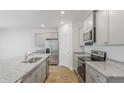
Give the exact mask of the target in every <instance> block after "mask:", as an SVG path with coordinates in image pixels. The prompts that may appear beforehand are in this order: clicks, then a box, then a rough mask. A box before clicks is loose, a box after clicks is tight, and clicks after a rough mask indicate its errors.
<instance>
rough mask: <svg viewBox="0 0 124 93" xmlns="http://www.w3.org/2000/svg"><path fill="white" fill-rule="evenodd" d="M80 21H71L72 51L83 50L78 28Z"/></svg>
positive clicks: (80, 25)
mask: <svg viewBox="0 0 124 93" xmlns="http://www.w3.org/2000/svg"><path fill="white" fill-rule="evenodd" d="M82 24H83V22H82V21H75V22H73V23H72V49H73V50H72V51H73V53H74V52H81V51H84V48H83V47H80V32H79V29H80V27H82Z"/></svg>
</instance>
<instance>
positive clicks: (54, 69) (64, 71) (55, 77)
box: [46, 66, 79, 83]
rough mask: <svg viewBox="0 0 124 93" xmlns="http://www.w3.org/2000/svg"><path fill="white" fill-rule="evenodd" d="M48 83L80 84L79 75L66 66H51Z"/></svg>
mask: <svg viewBox="0 0 124 93" xmlns="http://www.w3.org/2000/svg"><path fill="white" fill-rule="evenodd" d="M46 83H79V80H78V78H77V75H76V74H75V73H74V72H73V71H71V70H70V69H68V68H67V67H64V66H50V71H49V76H48V78H47V79H46Z"/></svg>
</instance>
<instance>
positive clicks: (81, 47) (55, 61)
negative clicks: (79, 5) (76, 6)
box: [0, 10, 124, 83]
mask: <svg viewBox="0 0 124 93" xmlns="http://www.w3.org/2000/svg"><path fill="white" fill-rule="evenodd" d="M123 17H124V11H123V10H0V20H1V22H0V27H1V28H0V43H1V46H0V51H1V52H0V71H1V73H0V83H45V82H46V81H47V79H48V78H50V79H51V77H50V75H51V69H53V70H54V71H55V72H56V71H58V69H60V68H61V67H62V66H63V67H62V71H63V69H64V68H65V67H66V68H67V69H68V70H69V71H71V72H70V73H73V75H74V77H75V78H77V79H78V81H76V82H75V81H73V79H72V81H69V82H68V81H67V82H66V80H68V79H69V78H70V77H69V78H68V77H66V76H64V74H62V75H61V77H62V78H63V79H64V80H63V81H62V82H59V81H58V82H56V81H57V79H58V76H56V77H57V78H56V77H55V76H54V75H55V74H56V73H54V75H53V76H52V78H54V79H55V80H54V81H50V82H48V83H123V82H124V68H123V66H124V63H123V62H124V56H123V55H124V36H123V33H124V31H123V30H124V26H123V24H124V19H123ZM56 68H57V69H56ZM64 73H65V74H66V72H64ZM59 74H61V72H60V73H59ZM66 75H67V74H66ZM73 75H71V76H72V77H73Z"/></svg>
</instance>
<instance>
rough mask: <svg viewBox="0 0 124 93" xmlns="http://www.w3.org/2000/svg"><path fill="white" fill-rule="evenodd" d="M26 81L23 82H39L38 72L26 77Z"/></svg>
mask: <svg viewBox="0 0 124 93" xmlns="http://www.w3.org/2000/svg"><path fill="white" fill-rule="evenodd" d="M24 78H25V79H24V80H22V82H23V83H36V82H37V73H36V72H34V71H33V72H30V73H28V74H27V75H26V76H25V77H24Z"/></svg>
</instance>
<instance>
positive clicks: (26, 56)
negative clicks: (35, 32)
mask: <svg viewBox="0 0 124 93" xmlns="http://www.w3.org/2000/svg"><path fill="white" fill-rule="evenodd" d="M30 55H33V54H32V53H31V54H28V55H27V54H26V53H25V60H27V58H28V57H29V56H30Z"/></svg>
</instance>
